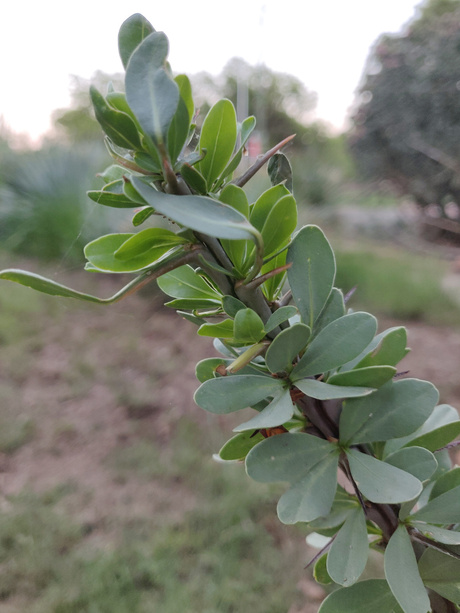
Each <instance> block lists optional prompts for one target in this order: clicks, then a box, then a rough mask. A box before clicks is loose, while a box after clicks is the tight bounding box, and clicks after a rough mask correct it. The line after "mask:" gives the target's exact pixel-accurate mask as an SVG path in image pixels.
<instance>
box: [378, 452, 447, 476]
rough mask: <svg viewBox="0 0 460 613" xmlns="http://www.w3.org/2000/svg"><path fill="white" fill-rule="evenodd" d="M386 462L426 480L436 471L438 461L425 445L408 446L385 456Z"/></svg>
mask: <svg viewBox="0 0 460 613" xmlns="http://www.w3.org/2000/svg"><path fill="white" fill-rule="evenodd" d="M385 462H387V463H388V464H391V465H392V466H396V468H400V469H401V470H405V471H406V472H407V473H410V474H411V475H413V476H414V477H416V478H417V479H419V480H420V481H426V480H427V479H429V478H430V477H431V476H432V475H433V474H434V473H435V472H436V469H437V467H438V463H437V461H436V458H435V457H434V455H433V454H432V453H431V452H430V451H428V449H423V447H406V448H404V449H400V450H399V451H395V453H392V454H390V455H389V456H387V457H386V458H385Z"/></svg>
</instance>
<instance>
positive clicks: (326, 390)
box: [295, 379, 375, 400]
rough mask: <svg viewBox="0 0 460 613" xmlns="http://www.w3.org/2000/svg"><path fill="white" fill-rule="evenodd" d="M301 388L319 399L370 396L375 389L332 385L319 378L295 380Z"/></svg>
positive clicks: (305, 392)
mask: <svg viewBox="0 0 460 613" xmlns="http://www.w3.org/2000/svg"><path fill="white" fill-rule="evenodd" d="M295 385H296V387H298V388H299V390H300V391H302V392H303V393H304V394H306V395H307V396H310V398H316V399H317V400H333V399H334V398H356V397H360V396H369V394H372V392H374V391H375V390H374V389H372V388H369V387H348V386H344V385H330V384H329V383H323V382H322V381H318V380H317V379H301V380H300V381H296V382H295Z"/></svg>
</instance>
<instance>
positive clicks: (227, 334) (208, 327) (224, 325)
mask: <svg viewBox="0 0 460 613" xmlns="http://www.w3.org/2000/svg"><path fill="white" fill-rule="evenodd" d="M197 334H198V336H210V337H212V338H227V339H233V320H231V319H224V321H220V322H218V323H215V324H208V323H206V324H203V325H202V326H200V327H199V328H198V332H197Z"/></svg>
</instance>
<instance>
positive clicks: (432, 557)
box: [418, 548, 460, 604]
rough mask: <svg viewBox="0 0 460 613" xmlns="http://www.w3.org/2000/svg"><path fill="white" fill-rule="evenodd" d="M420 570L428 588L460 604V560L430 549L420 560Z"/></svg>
mask: <svg viewBox="0 0 460 613" xmlns="http://www.w3.org/2000/svg"><path fill="white" fill-rule="evenodd" d="M418 569H419V571H420V575H421V577H422V580H423V583H424V584H425V585H426V587H428V588H430V589H432V590H434V591H435V592H437V593H438V594H440V595H441V596H442V597H443V598H447V600H450V601H451V602H455V603H456V604H460V560H456V559H455V558H453V557H451V556H448V555H446V554H443V553H441V552H440V551H436V550H434V549H430V548H428V549H426V550H425V552H424V553H423V555H422V557H421V558H420V560H419V563H418Z"/></svg>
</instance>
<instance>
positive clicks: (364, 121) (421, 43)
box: [350, 0, 460, 206]
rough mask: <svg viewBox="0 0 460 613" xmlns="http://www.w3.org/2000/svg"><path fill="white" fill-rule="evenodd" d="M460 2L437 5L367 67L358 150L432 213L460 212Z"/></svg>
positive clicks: (355, 140)
mask: <svg viewBox="0 0 460 613" xmlns="http://www.w3.org/2000/svg"><path fill="white" fill-rule="evenodd" d="M459 78H460V2H459V0H431V1H429V2H427V3H425V4H424V5H423V6H422V7H421V8H420V9H419V12H418V15H417V16H416V18H415V19H414V20H413V21H412V23H410V24H409V25H408V27H407V28H406V29H405V30H404V31H403V32H401V33H400V34H398V35H395V36H393V35H387V34H385V35H383V36H381V37H380V38H379V39H378V40H377V42H376V43H375V45H374V47H373V49H372V51H371V53H370V56H369V58H368V60H367V64H366V68H365V72H364V78H363V84H362V86H361V88H360V94H359V106H358V109H357V111H356V112H355V114H354V117H353V122H354V128H353V130H352V132H351V138H350V144H351V150H352V152H353V154H354V156H355V158H356V161H357V164H358V167H359V168H360V169H361V171H362V172H363V173H364V175H365V176H367V177H371V178H385V179H390V180H391V181H393V182H394V183H395V184H396V185H398V186H399V187H400V189H401V190H402V191H403V193H407V194H411V195H412V196H413V197H414V198H415V199H416V201H417V202H418V203H419V204H420V205H421V206H425V205H428V204H430V203H436V204H438V205H440V206H444V205H445V204H446V203H447V202H449V201H452V200H454V201H455V202H456V203H457V204H460V80H459Z"/></svg>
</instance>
